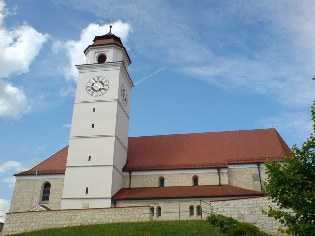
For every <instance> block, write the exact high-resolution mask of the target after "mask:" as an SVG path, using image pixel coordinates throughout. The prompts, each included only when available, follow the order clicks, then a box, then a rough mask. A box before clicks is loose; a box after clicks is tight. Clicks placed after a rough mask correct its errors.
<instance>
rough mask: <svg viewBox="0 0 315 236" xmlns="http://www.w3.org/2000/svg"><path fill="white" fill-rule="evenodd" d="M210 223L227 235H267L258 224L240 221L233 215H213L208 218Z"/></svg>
mask: <svg viewBox="0 0 315 236" xmlns="http://www.w3.org/2000/svg"><path fill="white" fill-rule="evenodd" d="M207 221H208V222H209V223H210V225H212V226H214V227H217V228H219V229H220V230H221V232H223V233H224V234H226V235H227V236H267V235H268V234H266V233H264V232H261V231H260V230H259V229H258V228H257V227H256V226H254V225H252V224H248V223H244V222H239V221H237V220H235V219H233V218H232V217H227V216H223V215H212V216H209V217H208V218H207Z"/></svg>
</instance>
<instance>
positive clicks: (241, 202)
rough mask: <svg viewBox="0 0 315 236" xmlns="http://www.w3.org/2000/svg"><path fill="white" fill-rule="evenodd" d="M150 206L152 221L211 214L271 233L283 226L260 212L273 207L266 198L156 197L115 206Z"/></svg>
mask: <svg viewBox="0 0 315 236" xmlns="http://www.w3.org/2000/svg"><path fill="white" fill-rule="evenodd" d="M135 203H137V204H139V205H149V206H150V207H153V208H154V211H155V215H154V216H153V220H188V219H206V218H207V217H208V216H209V215H211V214H222V215H225V216H231V217H233V218H234V219H237V220H239V221H242V222H248V223H251V224H254V225H256V226H257V227H258V228H260V229H261V230H263V231H265V232H267V233H270V234H273V235H282V234H281V233H279V232H278V228H279V227H280V226H282V225H281V224H280V223H279V222H278V221H276V220H274V219H273V218H270V217H268V216H267V215H265V214H263V212H262V210H268V209H269V205H270V206H272V207H274V208H276V205H275V204H274V203H272V202H271V201H270V200H269V199H268V198H267V197H255V198H246V199H235V200H225V199H220V200H213V199H207V200H206V199H203V200H196V199H190V200H189V199H186V200H181V199H173V200H166V199H164V200H163V199H161V200H159V199H155V200H145V201H119V202H117V205H118V206H132V205H134V204H135ZM190 206H193V207H194V215H192V216H191V215H190V214H189V207H190ZM197 206H201V207H202V216H201V215H198V214H197V211H196V210H197ZM157 207H161V216H158V215H157V214H156V212H157Z"/></svg>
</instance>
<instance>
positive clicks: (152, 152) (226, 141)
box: [17, 129, 290, 175]
mask: <svg viewBox="0 0 315 236" xmlns="http://www.w3.org/2000/svg"><path fill="white" fill-rule="evenodd" d="M128 142H129V143H128V157H127V159H128V161H127V163H126V165H125V167H124V169H123V170H124V171H139V170H175V169H197V168H218V167H227V166H228V164H244V163H256V162H264V161H265V160H266V159H268V158H272V159H273V160H282V158H283V155H290V148H289V147H288V145H287V144H286V143H285V142H284V141H283V139H282V138H281V136H280V135H279V133H278V132H277V131H276V130H275V129H261V130H242V131H226V132H209V133H195V134H172V135H159V136H145V137H130V138H129V140H128ZM67 154H68V147H65V148H64V149H62V150H61V151H59V152H57V153H56V154H54V155H53V156H51V157H50V158H48V159H47V160H45V161H43V162H42V163H40V164H39V165H37V166H35V167H34V168H32V169H30V170H28V171H24V172H22V173H19V174H17V175H33V174H35V173H36V171H37V174H60V173H64V172H65V168H66V161H67Z"/></svg>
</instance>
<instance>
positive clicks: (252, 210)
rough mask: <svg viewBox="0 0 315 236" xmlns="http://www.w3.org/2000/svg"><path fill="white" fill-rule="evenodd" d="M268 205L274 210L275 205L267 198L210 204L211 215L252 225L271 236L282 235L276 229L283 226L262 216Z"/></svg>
mask: <svg viewBox="0 0 315 236" xmlns="http://www.w3.org/2000/svg"><path fill="white" fill-rule="evenodd" d="M269 205H270V206H272V207H273V208H276V204H275V203H273V202H271V200H269V199H268V198H267V197H259V198H250V199H240V200H229V201H214V202H211V208H212V213H213V214H222V215H225V216H230V217H233V218H234V219H237V220H239V221H242V222H248V223H251V224H254V225H256V226H257V227H258V228H260V229H261V230H263V231H265V232H266V233H269V234H272V235H283V234H281V233H279V232H278V228H279V227H280V226H282V227H283V225H281V224H280V223H279V222H278V221H276V220H274V219H273V218H271V217H268V216H267V215H265V214H263V210H264V211H267V210H268V209H269Z"/></svg>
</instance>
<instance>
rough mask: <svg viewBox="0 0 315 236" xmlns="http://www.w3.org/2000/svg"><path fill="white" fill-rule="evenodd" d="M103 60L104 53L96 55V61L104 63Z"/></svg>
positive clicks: (104, 59)
mask: <svg viewBox="0 0 315 236" xmlns="http://www.w3.org/2000/svg"><path fill="white" fill-rule="evenodd" d="M105 61H106V55H105V54H100V55H99V56H98V57H97V63H99V64H101V63H105Z"/></svg>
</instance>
